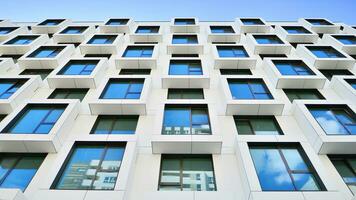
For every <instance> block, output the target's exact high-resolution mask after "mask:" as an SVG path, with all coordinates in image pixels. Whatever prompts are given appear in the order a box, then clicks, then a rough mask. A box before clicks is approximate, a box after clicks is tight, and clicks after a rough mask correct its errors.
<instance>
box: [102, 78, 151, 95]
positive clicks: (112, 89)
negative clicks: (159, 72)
mask: <svg viewBox="0 0 356 200" xmlns="http://www.w3.org/2000/svg"><path fill="white" fill-rule="evenodd" d="M143 83H144V79H110V80H109V82H108V83H107V85H106V87H105V89H104V91H103V93H102V94H101V96H100V99H139V98H140V96H141V92H142V88H143Z"/></svg>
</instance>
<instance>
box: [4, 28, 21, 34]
mask: <svg viewBox="0 0 356 200" xmlns="http://www.w3.org/2000/svg"><path fill="white" fill-rule="evenodd" d="M18 28H19V27H0V35H6V34H9V33H11V32H12V31H14V30H16V29H18Z"/></svg>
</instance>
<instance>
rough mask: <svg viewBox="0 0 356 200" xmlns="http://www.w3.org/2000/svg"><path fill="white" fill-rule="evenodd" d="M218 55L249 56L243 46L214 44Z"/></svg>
mask: <svg viewBox="0 0 356 200" xmlns="http://www.w3.org/2000/svg"><path fill="white" fill-rule="evenodd" d="M216 48H217V50H218V54H219V57H234V58H246V57H249V55H248V53H247V52H246V50H245V48H244V47H243V46H216Z"/></svg>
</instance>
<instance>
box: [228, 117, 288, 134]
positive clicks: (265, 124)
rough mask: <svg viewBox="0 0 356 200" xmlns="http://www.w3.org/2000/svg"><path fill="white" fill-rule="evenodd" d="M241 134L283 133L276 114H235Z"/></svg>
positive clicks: (238, 131)
mask: <svg viewBox="0 0 356 200" xmlns="http://www.w3.org/2000/svg"><path fill="white" fill-rule="evenodd" d="M234 120H235V125H236V128H237V133H238V134H239V135H283V132H282V129H281V128H280V127H279V124H278V122H277V120H276V118H275V117H274V116H242V115H241V116H234Z"/></svg>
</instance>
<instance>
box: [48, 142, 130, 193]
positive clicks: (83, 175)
mask: <svg viewBox="0 0 356 200" xmlns="http://www.w3.org/2000/svg"><path fill="white" fill-rule="evenodd" d="M125 146H126V145H125V144H124V143H105V144H103V143H99V142H95V144H94V143H87V144H84V143H76V144H75V145H74V147H73V148H72V151H71V153H70V156H68V158H67V160H66V162H65V163H64V165H63V166H62V169H61V173H60V175H59V176H57V178H56V181H55V183H54V184H53V186H52V187H51V188H52V189H60V190H114V187H115V184H116V180H117V177H118V174H119V169H120V166H121V162H122V159H123V156H124V151H125ZM106 178H107V179H112V181H110V182H109V183H108V181H105V179H106Z"/></svg>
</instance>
